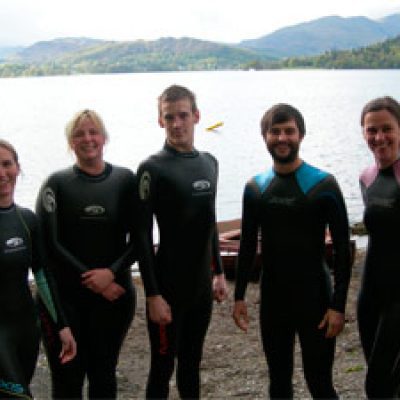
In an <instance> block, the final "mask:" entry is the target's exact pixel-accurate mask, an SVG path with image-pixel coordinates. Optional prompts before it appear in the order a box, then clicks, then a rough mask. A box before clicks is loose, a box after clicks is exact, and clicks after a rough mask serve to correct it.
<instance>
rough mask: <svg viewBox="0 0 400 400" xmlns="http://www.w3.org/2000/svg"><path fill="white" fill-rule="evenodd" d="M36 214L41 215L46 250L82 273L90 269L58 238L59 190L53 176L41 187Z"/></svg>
mask: <svg viewBox="0 0 400 400" xmlns="http://www.w3.org/2000/svg"><path fill="white" fill-rule="evenodd" d="M36 214H37V216H38V217H39V222H40V225H41V229H42V231H43V237H44V243H45V246H46V248H45V251H46V252H48V251H49V248H48V247H49V246H51V247H52V249H51V252H52V253H53V254H54V255H55V257H56V258H57V259H58V260H61V261H62V262H64V263H67V264H68V265H71V266H72V268H74V270H75V271H76V272H78V273H79V275H80V274H82V273H84V272H86V271H88V268H87V267H86V266H85V265H84V264H83V263H82V262H80V261H79V260H78V259H77V258H76V257H74V256H73V255H72V254H71V253H70V252H69V251H68V250H67V249H66V248H65V247H64V246H63V245H62V244H61V243H60V242H59V240H58V221H57V217H58V215H57V190H56V188H55V185H54V184H52V182H51V178H50V179H49V180H48V181H47V182H45V183H44V185H43V186H42V188H41V189H40V192H39V195H38V198H37V201H36Z"/></svg>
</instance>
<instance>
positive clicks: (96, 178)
mask: <svg viewBox="0 0 400 400" xmlns="http://www.w3.org/2000/svg"><path fill="white" fill-rule="evenodd" d="M73 169H74V172H75V173H76V174H77V175H79V176H80V177H81V178H83V179H86V180H89V181H95V182H100V181H102V180H104V179H106V178H107V177H108V176H109V175H110V174H111V170H112V166H111V164H109V163H107V162H106V163H105V167H104V170H103V172H102V173H101V174H98V175H90V174H88V173H86V172H85V171H83V170H82V169H80V168H79V167H78V166H77V165H76V164H75V165H74V166H73Z"/></svg>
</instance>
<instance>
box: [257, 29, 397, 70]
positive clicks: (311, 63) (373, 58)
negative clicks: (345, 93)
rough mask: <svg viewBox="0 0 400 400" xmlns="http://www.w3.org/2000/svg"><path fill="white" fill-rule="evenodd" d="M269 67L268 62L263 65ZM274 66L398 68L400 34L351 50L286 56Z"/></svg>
mask: <svg viewBox="0 0 400 400" xmlns="http://www.w3.org/2000/svg"><path fill="white" fill-rule="evenodd" d="M264 67H266V68H271V67H272V65H271V64H269V65H268V63H267V64H265V65H264ZM275 68H325V69H327V68H329V69H332V68H335V69H336V68H337V69H338V68H341V69H344V68H345V69H365V68H368V69H400V36H397V37H395V38H394V39H388V40H385V41H383V42H381V43H375V44H373V45H370V46H366V47H361V48H359V49H353V50H342V51H337V50H332V51H327V52H325V53H324V54H321V55H318V56H313V57H299V58H286V59H284V60H281V61H278V62H277V63H276V64H275Z"/></svg>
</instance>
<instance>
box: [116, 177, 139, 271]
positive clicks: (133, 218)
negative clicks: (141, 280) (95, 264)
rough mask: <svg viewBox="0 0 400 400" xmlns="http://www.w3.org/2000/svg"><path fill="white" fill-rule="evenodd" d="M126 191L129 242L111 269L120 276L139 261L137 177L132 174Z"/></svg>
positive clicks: (125, 202)
mask: <svg viewBox="0 0 400 400" xmlns="http://www.w3.org/2000/svg"><path fill="white" fill-rule="evenodd" d="M125 189H126V192H125V198H124V212H125V213H126V218H127V221H128V232H129V242H128V245H127V247H126V249H125V251H124V252H123V254H122V255H121V256H120V257H118V259H117V260H115V261H114V262H113V263H112V264H111V265H110V269H111V271H113V273H114V274H118V272H120V271H124V270H126V269H127V268H130V267H131V265H132V264H133V263H134V262H135V261H136V259H137V254H136V247H137V242H138V239H137V238H138V232H137V225H138V223H137V219H138V216H137V212H138V201H139V200H138V194H137V183H136V177H135V175H133V174H132V173H130V174H129V178H128V182H127V183H126V187H125Z"/></svg>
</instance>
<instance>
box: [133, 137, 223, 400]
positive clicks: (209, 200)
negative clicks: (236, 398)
mask: <svg viewBox="0 0 400 400" xmlns="http://www.w3.org/2000/svg"><path fill="white" fill-rule="evenodd" d="M217 177H218V164H217V161H216V159H215V158H214V157H213V156H211V155H210V154H208V153H202V152H198V151H197V150H193V151H192V152H188V153H181V152H178V151H176V150H174V149H173V148H172V147H170V146H169V145H167V144H166V145H165V146H164V149H163V150H162V151H160V152H159V153H157V154H155V155H153V156H151V157H150V158H148V159H147V160H146V161H144V162H143V163H142V164H141V165H140V167H139V170H138V179H139V183H140V186H139V194H140V198H141V203H142V206H141V213H140V215H141V223H140V224H139V225H140V237H141V239H140V242H141V244H142V255H141V257H140V262H139V266H140V272H141V274H142V278H143V282H144V287H145V290H146V296H153V295H159V294H161V295H162V296H163V297H164V299H165V300H166V301H167V302H168V304H169V305H170V306H171V310H172V323H171V324H168V325H166V326H160V325H157V324H155V323H153V322H152V321H150V320H148V328H149V335H150V343H151V367H150V375H149V380H148V384H147V397H149V398H164V397H167V396H168V386H169V379H170V377H171V375H172V372H173V370H174V359H175V357H176V356H177V359H178V368H177V382H178V389H179V392H180V395H181V396H182V397H183V398H198V397H199V390H200V389H199V367H200V361H201V354H202V348H203V342H204V337H205V335H206V332H207V328H208V325H209V321H210V316H211V308H212V287H211V286H212V268H211V265H212V264H213V265H214V269H215V271H214V272H215V273H217V274H218V273H222V266H221V260H220V258H219V253H218V241H217V232H216V223H215V197H216V188H217ZM153 216H155V218H156V220H157V224H158V228H159V235H160V238H159V242H160V245H159V248H158V251H157V253H156V255H155V254H154V249H153V238H152V227H153Z"/></svg>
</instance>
